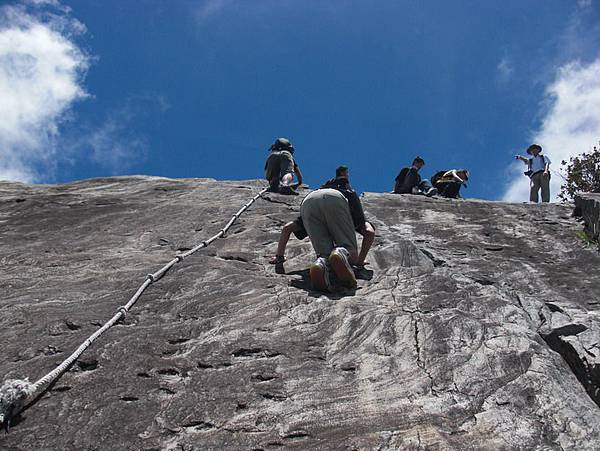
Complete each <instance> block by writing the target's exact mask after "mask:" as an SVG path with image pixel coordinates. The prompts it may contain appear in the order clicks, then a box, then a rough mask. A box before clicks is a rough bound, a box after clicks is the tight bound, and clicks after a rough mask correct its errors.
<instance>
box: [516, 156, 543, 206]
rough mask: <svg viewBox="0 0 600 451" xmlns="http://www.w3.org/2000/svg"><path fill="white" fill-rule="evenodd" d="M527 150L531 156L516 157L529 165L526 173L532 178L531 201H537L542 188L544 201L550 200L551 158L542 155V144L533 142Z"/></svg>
mask: <svg viewBox="0 0 600 451" xmlns="http://www.w3.org/2000/svg"><path fill="white" fill-rule="evenodd" d="M526 152H527V153H528V154H529V155H531V157H523V156H521V155H516V156H515V158H516V159H517V160H521V161H522V162H523V163H525V164H526V165H527V171H525V175H526V176H528V177H529V178H530V179H531V188H530V190H529V202H532V203H537V201H538V199H539V197H538V193H539V191H540V188H541V190H542V202H550V158H548V157H547V156H546V155H542V146H540V145H539V144H532V145H531V146H529V147H528V148H527V150H526Z"/></svg>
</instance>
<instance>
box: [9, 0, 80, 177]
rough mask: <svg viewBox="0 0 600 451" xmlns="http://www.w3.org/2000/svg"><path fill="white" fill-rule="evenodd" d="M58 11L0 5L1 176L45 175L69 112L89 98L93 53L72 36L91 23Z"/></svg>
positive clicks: (40, 3) (39, 1) (39, 2)
mask: <svg viewBox="0 0 600 451" xmlns="http://www.w3.org/2000/svg"><path fill="white" fill-rule="evenodd" d="M30 2H33V3H35V5H34V6H35V7H40V6H44V5H46V6H47V5H52V4H54V5H58V3H57V2H56V1H43V0H30ZM58 11H59V13H60V14H48V13H46V12H44V13H42V12H41V11H38V12H31V11H29V10H28V9H27V8H26V7H25V6H23V5H16V6H3V7H0V99H1V101H0V118H1V120H0V179H4V180H20V181H35V180H37V179H39V178H40V173H39V168H45V169H47V168H49V167H51V166H52V160H53V159H54V158H55V157H56V149H55V147H54V146H53V142H54V140H55V139H56V138H57V137H58V135H59V127H60V125H61V123H62V122H63V121H64V119H65V115H66V113H68V111H69V109H70V108H71V106H72V105H73V103H74V102H76V101H77V100H80V99H82V98H85V97H86V93H85V90H84V88H83V87H82V84H81V83H82V79H83V77H84V76H85V73H86V71H87V68H88V66H89V58H88V57H87V55H86V54H85V53H84V52H83V51H82V50H80V49H79V48H78V47H77V45H76V44H75V43H74V42H73V40H72V38H73V35H74V34H76V33H81V32H82V31H83V30H84V29H85V28H84V26H83V25H82V24H81V23H80V22H78V21H76V20H74V19H72V18H70V17H68V16H65V15H64V14H65V9H64V8H59V9H58Z"/></svg>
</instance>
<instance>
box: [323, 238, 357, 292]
mask: <svg viewBox="0 0 600 451" xmlns="http://www.w3.org/2000/svg"><path fill="white" fill-rule="evenodd" d="M349 257H350V253H349V252H348V250H346V248H343V247H336V248H335V249H334V250H332V251H331V254H330V255H329V264H330V265H331V269H333V272H334V273H335V275H336V276H337V278H338V280H339V281H340V283H341V284H342V285H343V286H345V287H347V288H356V276H355V275H354V271H353V269H352V267H351V266H350V262H349V261H348V258H349Z"/></svg>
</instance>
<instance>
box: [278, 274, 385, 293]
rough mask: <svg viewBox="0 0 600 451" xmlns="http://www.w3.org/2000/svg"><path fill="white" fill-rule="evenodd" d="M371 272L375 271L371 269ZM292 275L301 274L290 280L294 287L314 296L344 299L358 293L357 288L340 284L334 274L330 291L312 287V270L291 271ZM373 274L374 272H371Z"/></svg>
mask: <svg viewBox="0 0 600 451" xmlns="http://www.w3.org/2000/svg"><path fill="white" fill-rule="evenodd" d="M370 272H371V273H372V272H373V271H370ZM287 274H288V275H290V276H301V278H300V279H298V278H296V279H293V280H292V281H291V282H290V285H291V286H293V287H294V288H299V289H301V290H304V291H307V292H308V295H309V296H310V297H313V298H318V297H321V296H326V297H328V298H329V299H333V300H337V299H342V298H345V297H347V296H354V295H355V294H356V291H357V289H348V288H345V287H342V286H340V285H339V284H338V283H337V281H336V280H335V278H334V277H335V276H334V275H333V274H332V280H331V283H332V291H331V292H330V293H326V292H323V291H317V290H314V289H313V287H312V283H311V281H310V270H308V269H303V270H298V271H291V272H289V273H287ZM371 276H372V274H371Z"/></svg>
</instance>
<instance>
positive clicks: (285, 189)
mask: <svg viewBox="0 0 600 451" xmlns="http://www.w3.org/2000/svg"><path fill="white" fill-rule="evenodd" d="M269 150H270V152H271V153H270V154H269V157H268V158H267V161H266V163H265V178H266V179H267V180H268V181H269V191H271V192H274V193H279V194H292V195H298V192H297V191H296V190H295V189H294V187H293V186H292V180H293V179H294V174H296V177H297V178H298V185H297V186H300V185H302V173H301V172H300V168H299V167H298V164H297V163H296V161H295V160H294V157H293V155H294V146H292V143H291V142H290V141H289V140H288V139H286V138H277V139H276V140H275V142H274V143H273V144H272V145H271V148H270V149H269Z"/></svg>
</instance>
